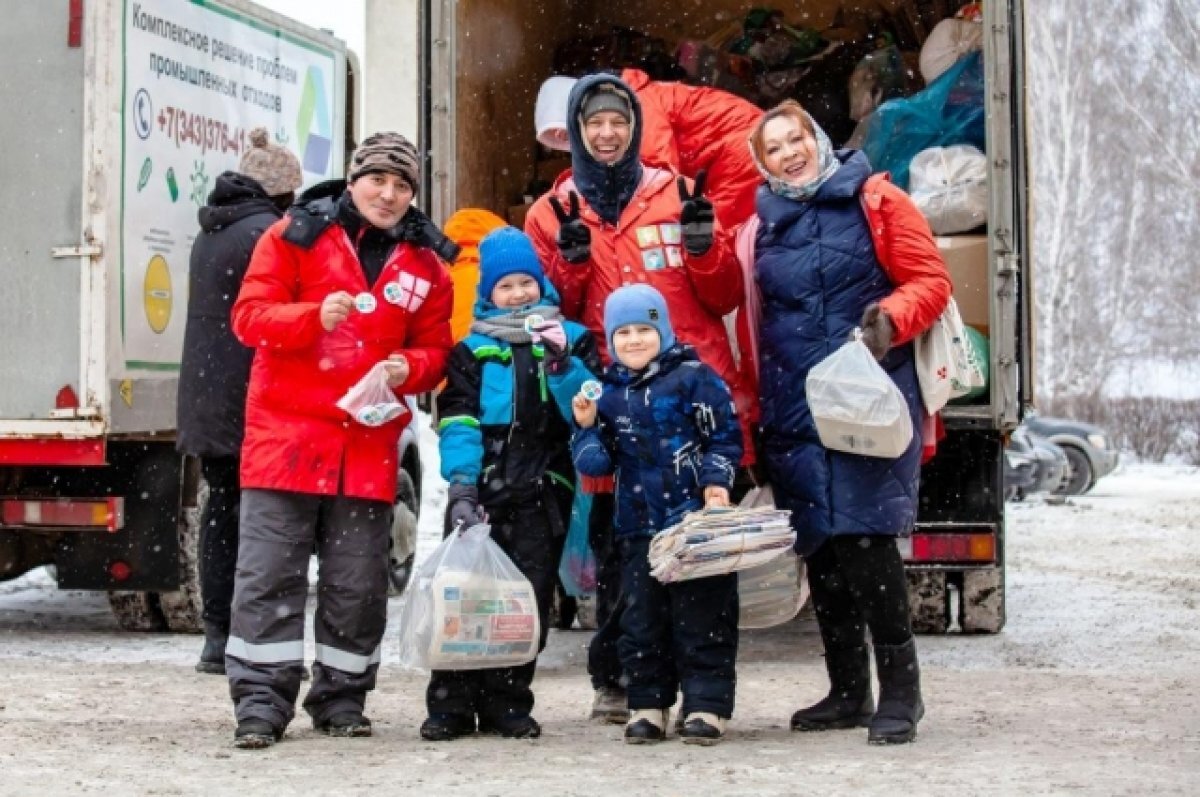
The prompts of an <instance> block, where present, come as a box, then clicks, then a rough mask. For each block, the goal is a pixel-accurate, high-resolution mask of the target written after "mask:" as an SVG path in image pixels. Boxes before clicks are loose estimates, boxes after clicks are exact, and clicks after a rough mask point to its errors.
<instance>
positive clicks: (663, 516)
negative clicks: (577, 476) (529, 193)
mask: <svg viewBox="0 0 1200 797" xmlns="http://www.w3.org/2000/svg"><path fill="white" fill-rule="evenodd" d="M604 332H605V335H606V336H607V337H608V350H609V351H610V352H612V354H613V359H614V361H615V362H614V363H613V365H612V366H611V367H610V368H609V369H608V370H607V371H606V372H605V374H604V382H605V387H604V391H603V393H602V395H601V396H600V398H599V400H598V401H592V400H591V399H589V398H587V397H585V396H583V395H577V396H576V397H575V399H574V400H573V402H572V409H573V411H574V417H575V422H576V423H577V424H578V425H579V427H580V428H579V429H578V431H576V433H575V435H574V437H573V438H572V439H571V454H572V457H573V458H574V460H575V467H576V468H577V469H578V471H579V472H580V473H582V474H585V475H588V476H604V475H609V474H615V475H616V518H615V520H614V523H613V529H614V532H615V537H616V545H617V550H618V553H619V555H620V560H621V588H622V590H623V592H624V594H625V595H626V608H625V611H624V613H623V614H622V617H621V638H620V641H619V642H618V650H619V652H620V657H621V665H622V668H623V669H624V671H625V676H626V677H627V679H628V687H627V694H628V701H629V709H630V716H629V722H628V723H627V724H626V726H625V741H626V742H629V743H631V744H640V743H646V742H656V741H661V740H662V739H664V738H666V729H667V713H668V710H669V709H670V707H671V705H672V704H673V703H674V702H675V695H676V692H677V691H679V690H680V689H682V691H683V706H682V708H681V710H680V711H681V716H682V717H683V723H682V726H681V728H680V732H679V733H680V736H681V737H682V738H683V740H684V741H685V742H688V743H691V744H715V743H717V742H719V741H720V740H721V738H722V737H723V736H724V733H725V722H726V720H728V719H729V717H730V716H732V714H733V693H734V680H735V673H734V664H735V660H736V658H737V640H738V635H737V616H738V602H737V576H736V575H735V574H732V573H731V574H727V575H721V576H711V577H709V578H699V579H693V580H689V581H680V582H676V583H672V584H662V583H660V582H658V581H657V580H656V579H655V578H654V577H653V576H651V575H650V565H649V562H648V560H647V553H648V551H649V547H650V539H651V538H652V537H653V536H654V535H655V534H656V533H658V532H659V531H661V530H663V529H665V528H667V527H668V526H671V525H673V524H675V523H678V522H679V521H680V520H682V519H683V516H684V514H685V513H687V512H691V511H694V510H698V509H701V508H707V507H721V506H728V505H729V491H730V489H731V488H732V486H733V477H734V471H735V469H736V468H737V465H738V462H739V461H740V460H741V457H742V436H741V431H740V428H739V426H738V422H737V418H736V416H735V412H734V408H733V399H732V397H731V396H730V393H729V388H728V387H727V386H726V385H725V383H724V382H723V381H721V378H720V377H719V376H717V374H716V372H715V371H713V370H712V369H711V368H709V367H708V366H707V365H704V364H703V363H701V362H700V360H699V358H698V357H697V356H696V353H695V351H694V350H692V348H691V347H690V346H687V345H685V344H683V343H680V342H678V341H677V340H676V339H675V333H674V331H673V330H672V329H671V319H670V316H669V315H668V313H667V303H666V301H665V300H664V299H663V297H662V294H660V293H659V292H658V291H657V290H655V289H654V288H652V287H650V286H649V285H630V286H627V287H624V288H620V289H618V290H616V291H614V292H613V293H612V294H611V295H610V296H609V297H608V301H607V302H606V303H605V305H604Z"/></svg>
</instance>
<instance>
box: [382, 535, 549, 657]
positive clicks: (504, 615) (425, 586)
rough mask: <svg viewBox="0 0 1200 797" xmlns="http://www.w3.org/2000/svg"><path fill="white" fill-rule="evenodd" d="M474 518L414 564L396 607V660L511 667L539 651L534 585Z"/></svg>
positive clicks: (539, 628)
mask: <svg viewBox="0 0 1200 797" xmlns="http://www.w3.org/2000/svg"><path fill="white" fill-rule="evenodd" d="M490 534H491V527H490V526H488V525H486V524H478V525H475V526H472V527H471V528H469V529H466V530H464V531H461V532H453V533H451V534H450V535H449V536H448V537H446V539H444V540H442V544H441V545H439V546H438V547H437V549H436V550H435V551H434V552H433V554H432V555H430V557H429V558H428V559H426V560H425V562H424V563H423V564H422V565H421V567H420V569H419V570H417V573H416V576H415V578H414V579H413V583H412V584H411V585H410V586H409V588H408V593H407V596H406V597H405V600H404V605H403V607H401V609H400V664H401V666H404V667H412V668H417V669H426V670H481V669H490V668H493V667H515V666H517V665H520V664H525V663H526V662H529V661H532V660H533V659H534V657H536V656H537V652H538V637H539V635H540V634H541V626H540V623H539V620H538V606H537V597H536V596H535V595H534V593H533V586H532V585H530V583H529V580H528V579H526V578H525V576H523V575H522V574H521V571H520V570H518V569H517V566H516V565H514V564H513V563H512V560H511V559H509V558H508V556H506V555H505V553H504V551H502V550H500V546H498V545H497V544H496V543H495V542H493V541H492V538H491V536H490Z"/></svg>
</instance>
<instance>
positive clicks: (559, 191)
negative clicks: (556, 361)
mask: <svg viewBox="0 0 1200 797" xmlns="http://www.w3.org/2000/svg"><path fill="white" fill-rule="evenodd" d="M687 183H688V186H689V189H690V188H691V181H690V180H688V181H687ZM571 191H575V182H574V180H573V179H572V178H571V172H570V170H568V171H566V172H563V174H561V175H559V178H558V180H557V181H556V182H555V184H554V187H553V188H551V189H550V191H549V192H547V193H546V194H545V195H543V196H542V197H541V198H539V199H538V200H537V202H535V203H534V204H533V207H531V208H530V209H529V214H528V215H527V216H526V217H525V231H526V232H527V233H528V234H529V237H530V238H531V239H532V240H533V246H534V248H535V249H536V250H537V253H538V259H539V260H541V262H542V265H543V267H544V268H545V269H546V276H547V277H549V278H550V281H551V282H552V283H553V284H554V287H555V288H557V289H558V292H559V295H560V297H561V299H562V302H561V308H562V312H563V315H565V316H566V317H567V318H569V319H572V320H577V321H579V322H580V323H582V324H583V325H584V326H586V327H587V328H588V330H589V331H591V333H592V334H593V335H594V336H595V338H596V342H597V344H598V345H599V348H600V354H601V357H602V358H603V360H604V362H605V363H606V364H608V363H610V362H612V359H611V357H610V355H609V352H608V340H607V338H606V337H605V335H604V302H605V300H606V299H608V296H609V294H611V293H612V292H613V291H615V290H616V289H617V288H620V287H621V286H622V285H630V284H633V283H635V282H645V283H648V284H650V285H652V286H654V287H655V288H656V289H658V291H659V292H661V293H662V295H663V298H665V299H666V301H667V309H668V310H669V311H670V314H671V326H672V327H673V328H674V330H675V336H676V337H677V338H678V339H679V340H681V341H683V342H684V343H689V344H691V345H692V346H694V347H695V348H696V353H697V354H699V356H700V359H701V360H702V361H703V362H704V363H706V364H707V365H709V366H710V367H711V368H712V369H713V370H715V371H716V372H717V374H718V375H719V376H720V377H721V378H722V379H724V380H725V383H726V384H727V385H728V386H729V389H730V390H731V391H732V392H733V393H734V395H735V397H736V396H739V395H740V394H741V393H743V387H742V385H741V381H740V378H739V375H738V371H737V368H736V367H735V366H734V363H733V354H732V352H731V351H730V348H729V338H728V336H727V335H726V332H725V326H724V324H723V322H722V320H721V316H723V315H725V314H726V313H729V312H731V311H732V310H733V309H734V308H735V307H737V306H738V304H739V303H741V301H742V295H743V288H742V272H741V268H740V267H739V266H738V262H737V259H736V258H735V257H734V253H733V249H732V248H731V245H732V241H731V240H730V239H729V236H728V235H727V234H726V232H725V231H724V228H723V227H722V226H721V221H720V219H717V221H716V223H715V229H714V233H713V245H712V248H711V249H709V250H708V251H707V252H705V253H704V254H703V255H701V256H699V257H693V256H691V255H689V254H688V253H687V251H686V250H684V248H683V243H682V240H681V237H680V236H681V232H680V228H679V213H680V210H681V204H680V201H679V189H678V188H677V186H676V174H675V173H674V172H673V171H670V170H667V169H660V168H656V167H653V166H644V167H643V170H642V182H641V184H640V185H639V186H638V189H637V192H636V193H635V194H634V195H633V199H632V200H631V201H630V203H629V205H628V206H627V207H626V208H625V210H624V212H622V213H621V219H620V223H619V224H618V225H617V226H616V227H613V226H612V225H609V224H606V223H604V222H603V221H601V220H600V217H599V216H597V215H596V213H595V211H593V210H592V209H591V207H590V206H589V205H588V203H587V200H586V199H584V198H583V197H582V196H579V205H580V216H581V218H582V219H583V221H584V222H585V223H586V224H587V226H588V229H589V230H590V231H591V234H592V255H591V259H589V260H588V261H587V262H586V263H579V264H573V263H568V262H567V261H566V260H564V259H563V257H562V254H561V253H560V252H559V250H558V245H557V243H556V239H557V236H558V227H559V222H558V218H557V217H556V216H555V214H554V208H552V207H551V206H550V197H551V196H557V197H558V198H559V201H560V202H561V203H562V205H563V207H568V206H569V205H568V203H569V200H568V194H569V193H570V192H571ZM743 427H744V429H746V430H747V440H749V436H748V429H749V427H748V426H746V425H745V420H744V419H743ZM747 447H748V446H747Z"/></svg>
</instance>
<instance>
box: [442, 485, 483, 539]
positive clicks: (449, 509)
mask: <svg viewBox="0 0 1200 797" xmlns="http://www.w3.org/2000/svg"><path fill="white" fill-rule="evenodd" d="M446 497H447V502H446V524H447V525H448V526H449V527H450V530H451V531H455V530H457V531H462V530H464V529H469V528H471V527H472V526H475V525H478V524H479V523H483V522H484V520H485V519H486V518H485V516H484V514H483V507H481V506H480V505H479V488H478V487H476V486H475V485H473V484H458V483H454V484H451V485H450V489H449V490H447V491H446Z"/></svg>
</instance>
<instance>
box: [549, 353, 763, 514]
mask: <svg viewBox="0 0 1200 797" xmlns="http://www.w3.org/2000/svg"><path fill="white" fill-rule="evenodd" d="M604 381H605V383H606V384H605V389H604V395H602V396H601V397H600V401H599V402H598V405H597V418H596V424H595V425H594V426H592V427H590V428H588V429H579V430H577V431H576V432H575V435H574V437H572V439H571V454H572V457H573V458H574V460H575V468H576V469H577V470H578V471H579V472H580V473H582V474H585V475H587V476H607V475H609V474H613V473H615V474H616V489H615V492H616V496H615V498H616V507H617V508H616V512H617V515H616V518H615V520H614V523H613V529H614V531H615V533H616V535H617V536H653V535H654V534H656V533H658V532H659V531H661V530H662V529H664V528H666V527H668V526H670V525H673V524H674V523H677V522H678V521H679V520H680V519H682V517H683V515H684V513H685V512H690V511H693V510H696V509H700V508H701V507H702V506H703V505H704V499H703V492H704V488H705V487H709V486H712V485H717V486H721V487H724V488H725V489H727V490H728V489H732V487H733V476H734V469H735V468H736V467H737V464H738V462H739V461H741V458H742V433H741V428H740V427H739V426H738V422H737V418H736V416H735V412H734V408H733V398H732V397H731V396H730V393H729V388H728V387H727V386H726V385H725V383H724V382H723V381H722V380H721V378H720V377H719V376H717V374H716V372H715V371H713V370H712V369H711V368H709V367H708V366H707V365H704V364H703V363H702V362H700V360H699V358H698V357H697V356H696V353H695V351H693V350H692V348H691V347H690V346H687V345H684V344H676V345H674V346H672V347H671V348H670V349H667V350H666V351H665V352H663V353H662V354H660V355H659V356H658V357H657V358H656V359H655V360H654V361H653V362H652V363H651V364H650V365H649V366H648V367H647V368H646V369H645V370H644V371H640V372H634V371H630V370H629V369H628V368H626V367H624V366H623V365H620V364H614V365H612V366H611V367H609V369H608V370H607V371H606V372H605V374H604Z"/></svg>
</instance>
